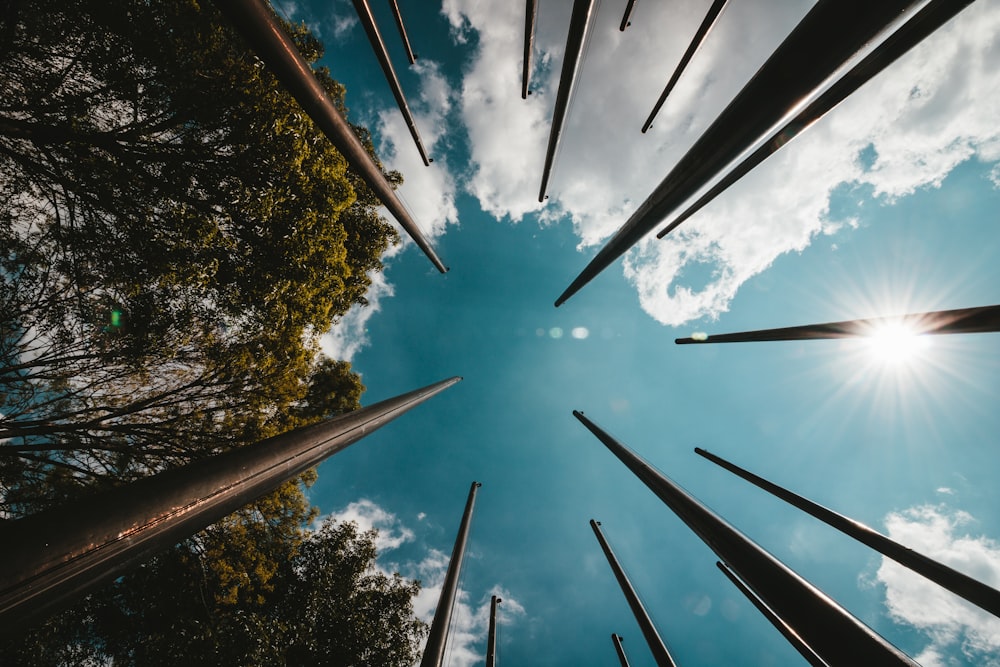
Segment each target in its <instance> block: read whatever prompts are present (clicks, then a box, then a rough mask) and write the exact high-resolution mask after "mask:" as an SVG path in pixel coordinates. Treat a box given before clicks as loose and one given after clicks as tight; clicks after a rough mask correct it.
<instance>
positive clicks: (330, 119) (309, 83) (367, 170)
mask: <svg viewBox="0 0 1000 667" xmlns="http://www.w3.org/2000/svg"><path fill="white" fill-rule="evenodd" d="M213 1H214V3H215V5H216V6H217V7H218V8H219V9H220V10H221V11H222V13H223V14H225V16H226V17H227V18H228V19H229V21H230V22H231V23H232V24H233V26H234V27H235V28H236V30H237V31H238V32H239V33H240V34H241V35H243V38H244V39H245V40H246V41H247V43H248V44H249V45H250V48H251V49H253V50H254V52H255V53H256V54H257V56H258V57H259V58H260V59H261V60H262V61H263V62H264V64H265V65H267V67H268V69H270V70H271V72H273V73H274V76H275V77H277V79H278V81H279V82H281V85H283V86H284V87H285V88H286V89H287V90H288V92H289V93H291V95H292V97H294V98H295V99H296V101H298V103H299V104H300V105H301V106H302V109H303V110H304V111H305V112H306V113H307V114H308V115H309V117H310V118H312V120H313V122H314V123H316V125H317V127H319V129H320V130H322V132H323V134H325V135H326V136H327V138H328V139H329V140H330V142H331V143H332V144H333V145H334V146H335V147H336V148H337V150H338V151H340V153H341V154H342V155H343V156H344V158H345V159H346V160H347V162H348V164H350V165H351V168H352V169H353V170H354V171H355V172H356V173H357V174H358V175H359V176H360V177H361V179H362V180H363V181H364V182H365V183H366V184H367V185H368V187H369V188H371V190H372V192H373V193H374V194H375V196H376V197H378V199H379V201H381V202H382V203H383V204H384V205H385V207H386V208H387V209H388V210H389V213H390V214H391V215H392V216H393V217H394V218H395V219H396V220H397V221H398V222H399V224H400V226H402V228H403V230H404V231H406V233H407V234H409V235H410V238H412V239H413V242H414V243H416V244H417V247H419V248H420V250H421V251H423V253H424V254H425V255H426V256H427V258H428V259H430V260H431V263H432V264H434V266H435V267H437V269H438V271H440V272H441V273H445V272H447V271H448V269H447V267H445V265H444V264H443V263H442V262H441V259H440V258H438V256H437V253H435V252H434V249H433V248H432V247H431V245H430V243H428V241H427V239H425V238H424V235H423V233H422V232H421V231H420V228H419V227H418V226H417V223H416V222H414V220H413V218H412V217H411V216H410V213H409V211H407V210H406V207H405V206H403V203H402V202H401V201H400V200H399V197H397V196H396V191H395V190H393V188H392V184H390V183H389V181H388V179H386V177H385V174H383V173H382V170H381V169H380V168H379V166H378V164H376V162H375V160H374V159H373V158H372V156H371V155H369V154H368V151H367V150H365V147H364V145H363V144H362V143H361V140H360V139H358V137H357V136H356V135H355V134H354V130H353V129H352V128H351V125H350V123H348V122H347V120H346V119H345V118H344V117H343V116H342V115H341V113H340V111H339V110H338V109H337V107H336V106H335V105H334V103H333V101H332V100H331V99H330V96H329V95H327V93H326V91H325V90H324V89H323V87H322V86H321V85H320V83H319V81H318V80H317V79H316V77H315V75H314V74H313V71H312V67H310V65H309V63H307V62H306V60H305V58H303V57H302V54H301V53H299V50H298V49H297V48H296V47H295V44H294V43H293V42H292V40H291V38H290V37H289V36H288V34H287V33H286V32H285V30H284V29H283V28H282V27H281V25H280V24H279V23H278V20H277V18H276V17H275V15H274V12H273V11H272V10H271V8H270V6H269V5H267V4H265V3H264V2H263V1H262V0H213Z"/></svg>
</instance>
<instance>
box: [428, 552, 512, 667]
mask: <svg viewBox="0 0 1000 667" xmlns="http://www.w3.org/2000/svg"><path fill="white" fill-rule="evenodd" d="M447 570H448V556H447V555H446V554H444V553H443V552H441V551H438V550H436V549H431V550H430V552H429V553H428V555H427V557H426V558H425V559H424V560H423V561H421V562H420V563H418V564H417V565H416V566H415V567H414V572H415V574H408V576H416V577H419V578H420V579H421V581H422V582H423V587H422V588H421V589H420V594H419V595H418V596H417V599H416V600H415V601H414V611H415V612H416V614H417V616H419V617H420V618H422V619H423V620H425V621H426V622H427V623H430V622H431V621H432V619H433V618H434V611H435V609H436V608H437V603H438V599H439V598H440V596H441V587H442V585H443V584H444V577H445V573H446V572H447ZM493 595H496V596H497V597H499V598H500V599H501V600H502V601H501V603H500V606H499V607H498V611H497V623H498V624H499V625H501V626H507V627H509V625H510V624H511V623H514V622H516V620H517V619H518V618H520V617H523V616H524V613H525V611H524V607H523V606H522V605H521V604H520V603H519V602H518V601H517V600H515V599H514V598H512V597H511V595H510V593H509V591H507V590H506V589H504V588H503V587H501V586H500V585H499V584H497V585H494V586H493V588H492V589H491V590H490V591H488V592H487V593H485V594H483V595H481V596H479V597H478V599H477V601H476V602H472V600H473V599H475V598H473V597H472V596H471V595H470V594H469V592H468V591H466V590H464V589H461V588H459V590H458V594H457V595H456V597H455V606H454V608H453V611H452V616H451V629H450V631H449V633H448V643H447V645H446V647H445V656H446V659H445V664H447V665H450V666H452V667H468V666H469V665H474V664H477V663H480V662H482V659H483V656H484V655H485V650H486V635H487V631H488V629H489V618H490V598H491V596H493ZM421 651H423V647H421Z"/></svg>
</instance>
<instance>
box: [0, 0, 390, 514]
mask: <svg viewBox="0 0 1000 667" xmlns="http://www.w3.org/2000/svg"><path fill="white" fill-rule="evenodd" d="M0 19H2V20H3V25H2V29H0V51H2V54H3V57H2V58H0V86H2V87H3V89H4V90H5V96H4V97H3V100H0V248H3V253H2V254H0V281H2V282H3V284H2V287H3V294H2V297H0V318H2V321H0V392H2V393H0V440H4V442H5V444H6V445H9V446H6V447H3V448H0V459H2V460H3V461H2V463H0V467H2V469H0V483H2V484H4V486H5V487H6V488H5V489H4V497H3V503H4V507H3V509H5V510H6V511H8V512H11V513H13V514H17V513H18V512H19V511H20V506H19V505H18V503H19V502H20V503H22V504H23V503H24V502H29V501H31V500H32V499H33V498H35V499H42V498H45V497H49V496H51V497H52V498H53V500H56V499H58V498H60V497H64V495H65V494H60V493H56V492H55V491H54V488H55V487H53V485H51V484H48V482H47V481H46V480H48V479H50V478H53V477H55V476H59V477H63V478H66V480H67V481H68V482H69V483H70V486H72V482H76V481H79V482H80V483H81V484H84V485H86V484H90V483H91V482H92V481H94V480H101V481H105V482H109V483H110V482H112V481H120V480H122V479H127V478H129V477H134V476H137V475H141V474H148V473H149V471H151V470H158V469H162V468H164V467H169V466H172V465H177V464H181V463H184V462H185V461H187V460H189V459H190V458H192V457H195V456H199V455H203V454H204V453H206V452H213V451H217V450H219V449H221V448H225V447H229V446H235V445H239V444H241V443H244V442H249V441H254V440H258V439H260V438H262V437H266V436H268V435H272V434H274V433H276V432H279V431H280V430H284V429H286V428H288V427H289V426H290V425H295V424H296V423H300V422H301V420H302V418H303V415H305V414H306V407H304V406H303V405H300V404H302V403H303V401H305V403H306V404H307V405H308V404H310V401H309V400H308V399H306V397H305V394H306V393H307V392H308V391H309V386H310V383H311V381H312V379H313V378H315V379H319V378H321V377H322V376H323V375H324V374H329V369H328V368H324V367H322V366H317V364H316V350H317V348H316V341H317V338H318V336H319V335H320V334H322V333H323V332H324V331H326V330H327V328H328V327H329V326H330V324H331V322H332V321H335V320H336V319H337V318H338V317H339V316H341V315H342V314H344V313H345V312H346V311H347V309H348V308H350V307H351V305H353V304H356V303H364V302H365V299H364V293H365V290H366V289H367V287H368V285H369V278H368V273H369V272H371V271H377V270H380V269H381V259H380V258H381V255H382V253H383V252H384V251H385V249H386V247H387V246H388V244H390V243H394V242H395V241H396V235H395V232H394V231H393V229H392V228H391V226H390V225H388V224H387V223H386V222H385V220H383V219H381V218H380V217H379V216H378V215H377V213H376V209H377V206H378V202H377V201H376V200H375V198H374V197H373V195H372V194H371V192H370V191H368V189H367V188H366V187H365V186H364V185H363V184H362V183H360V181H359V180H358V179H357V178H356V177H355V176H353V175H352V174H350V173H349V172H347V171H346V164H345V162H344V160H343V158H342V157H341V156H340V155H339V154H338V153H337V152H336V151H335V150H334V148H333V147H332V146H331V144H330V142H329V141H328V140H327V139H326V138H325V137H324V136H323V135H322V134H321V133H320V132H318V131H317V130H316V128H315V127H314V126H313V124H312V122H311V120H310V119H308V118H307V117H306V116H305V115H304V114H303V113H302V111H301V109H300V108H299V106H298V105H297V103H296V102H295V101H294V100H293V99H292V98H291V97H290V96H289V95H288V94H287V93H285V92H284V91H283V90H282V89H281V88H280V86H278V84H277V82H276V81H275V79H274V77H273V76H272V75H271V74H270V73H269V72H268V71H267V70H266V68H265V67H264V66H263V65H262V63H261V62H260V61H259V60H257V59H256V58H255V56H253V54H252V53H250V52H249V51H248V50H247V48H246V47H245V45H244V44H243V42H242V40H241V39H240V38H239V36H238V35H236V34H234V33H233V31H232V30H231V29H230V28H229V27H228V26H227V24H226V23H225V22H224V21H223V20H222V18H221V16H220V15H219V14H218V12H217V11H216V10H215V9H214V7H212V6H211V5H210V4H200V3H198V2H195V1H194V0H172V1H167V2H157V3H147V2H145V1H144V0H116V1H115V2H97V1H96V0H92V1H89V2H72V3H63V2H56V1H55V0H40V1H39V2H32V3H23V2H8V3H5V4H4V5H3V11H2V12H0ZM289 29H290V31H291V32H292V33H293V35H294V37H295V39H296V40H297V42H298V44H299V46H300V48H301V50H302V51H303V53H304V54H305V55H306V57H307V58H308V59H310V60H315V59H317V58H318V57H319V56H320V54H321V47H320V45H319V43H318V42H317V41H316V40H315V39H314V38H313V37H312V36H311V35H310V34H309V33H308V32H307V31H306V30H305V29H304V28H294V27H291V26H290V27H289ZM317 76H318V77H319V80H320V81H321V82H322V84H323V85H324V86H325V88H326V89H327V90H328V91H329V92H330V94H331V95H332V96H333V98H334V99H335V101H336V103H337V104H338V105H340V106H341V107H343V94H344V91H343V88H342V87H341V86H340V85H339V84H337V83H336V82H335V81H333V80H332V79H331V78H330V76H329V73H327V72H326V71H325V70H318V71H317ZM358 132H359V135H360V136H361V138H362V140H363V141H364V142H365V143H366V144H367V145H368V147H369V148H371V142H370V139H369V137H368V133H367V131H366V130H364V128H358ZM388 176H389V177H390V179H391V180H393V181H394V182H399V176H398V174H389V175H388ZM323 381H324V382H327V383H329V381H330V380H329V378H327V379H326V380H323ZM348 389H349V388H348ZM313 394H314V396H313V398H314V399H315V397H316V396H317V394H316V393H315V391H314V392H313ZM327 394H328V398H329V397H330V396H329V392H327ZM350 395H353V394H350V391H348V394H346V395H345V396H350ZM338 400H340V405H339V407H338V408H337V409H336V410H324V409H320V408H317V407H315V405H313V408H311V409H313V412H314V413H315V415H319V414H320V413H323V412H324V411H325V412H327V413H329V412H331V411H332V412H337V411H342V410H344V409H346V407H347V405H348V404H349V403H350V401H349V400H347V398H346V397H341V398H340V399H338ZM314 403H315V400H313V401H312V404H314ZM290 413H294V415H295V416H294V418H292V417H290ZM315 415H314V416H315ZM178 432H183V433H184V434H185V437H184V438H176V437H173V438H171V437H168V436H169V435H170V434H171V433H178ZM8 470H9V471H8ZM33 480H41V481H40V482H39V483H38V484H35V483H34V482H33Z"/></svg>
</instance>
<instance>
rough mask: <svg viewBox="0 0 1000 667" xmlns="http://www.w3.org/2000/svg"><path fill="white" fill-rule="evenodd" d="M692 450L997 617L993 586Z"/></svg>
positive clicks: (998, 597)
mask: <svg viewBox="0 0 1000 667" xmlns="http://www.w3.org/2000/svg"><path fill="white" fill-rule="evenodd" d="M694 451H695V453H696V454H698V455H699V456H701V457H703V458H706V459H708V460H709V461H711V462H712V463H714V464H716V465H717V466H719V467H721V468H724V469H725V470H728V471H729V472H731V473H733V474H734V475H736V476H737V477H741V478H742V479H745V480H746V481H748V482H750V483H751V484H753V485H754V486H756V487H758V488H760V489H763V490H764V491H767V492H768V493H770V494H771V495H773V496H775V497H777V498H780V499H781V500H784V501H785V502H786V503H788V504H790V505H792V506H793V507H796V508H798V509H800V510H802V511H803V512H805V513H806V514H809V515H810V516H813V517H815V518H817V519H819V520H820V521H822V522H823V523H825V524H826V525H828V526H830V527H832V528H836V529H837V530H839V531H840V532H842V533H844V534H845V535H847V536H849V537H852V538H854V539H855V540H857V541H858V542H861V543H862V544H864V545H865V546H867V547H871V548H872V549H874V550H875V551H877V552H879V553H880V554H882V555H883V556H885V557H886V558H891V559H892V560H894V561H896V562H897V563H899V564H900V565H902V566H903V567H906V568H908V569H910V570H912V571H914V572H916V573H917V574H919V575H920V576H922V577H925V578H926V579H929V580H931V581H933V582H934V583H936V584H937V585H939V586H941V587H942V588H945V589H947V590H949V591H951V592H952V593H954V594H955V595H957V596H959V597H961V598H963V599H965V600H968V601H969V602H971V603H972V604H974V605H976V606H977V607H979V608H980V609H984V610H985V611H988V612H990V613H991V614H993V615H994V616H997V617H1000V591H998V590H997V589H995V588H993V587H992V586H987V585H986V584H984V583H982V582H981V581H979V580H977V579H974V578H973V577H970V576H969V575H967V574H963V573H961V572H959V571H957V570H955V569H952V568H950V567H948V566H947V565H945V564H943V563H939V562H938V561H936V560H934V559H932V558H928V557H927V556H924V555H923V554H921V553H918V552H916V551H914V550H913V549H910V548H909V547H906V546H903V545H902V544H900V543H899V542H896V541H895V540H893V539H891V538H888V537H886V536H885V535H882V534H881V533H879V532H877V531H875V530H872V529H871V528H869V527H868V526H866V525H865V524H863V523H860V522H859V521H855V520H854V519H851V518H849V517H846V516H844V515H843V514H840V513H838V512H834V511H833V510H831V509H828V508H826V507H823V506H822V505H819V504H817V503H814V502H812V501H811V500H809V499H807V498H803V497H802V496H800V495H798V494H796V493H793V492H791V491H789V490H788V489H785V488H783V487H781V486H778V485H777V484H774V483H773V482H769V481H768V480H766V479H764V478H763V477H759V476H757V475H755V474H753V473H752V472H750V471H749V470H744V469H743V468H741V467H739V466H738V465H735V464H733V463H730V462H729V461H727V460H725V459H724V458H722V457H721V456H716V455H715V454H712V453H711V452H708V451H705V450H704V449H702V448H700V447H695V448H694Z"/></svg>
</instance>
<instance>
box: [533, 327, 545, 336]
mask: <svg viewBox="0 0 1000 667" xmlns="http://www.w3.org/2000/svg"><path fill="white" fill-rule="evenodd" d="M535 335H536V336H538V337H539V338H541V337H542V336H544V335H545V329H543V328H541V327H538V328H537V329H535Z"/></svg>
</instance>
